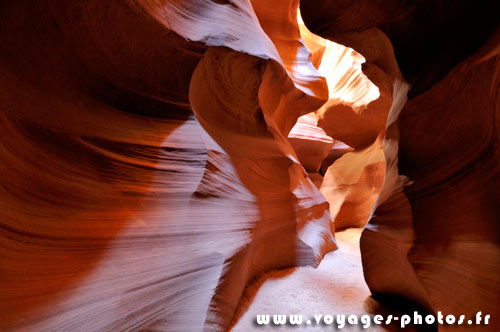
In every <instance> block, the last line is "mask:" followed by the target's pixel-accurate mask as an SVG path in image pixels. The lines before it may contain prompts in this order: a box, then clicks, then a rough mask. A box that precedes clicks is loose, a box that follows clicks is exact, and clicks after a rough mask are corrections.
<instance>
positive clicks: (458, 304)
mask: <svg viewBox="0 0 500 332" xmlns="http://www.w3.org/2000/svg"><path fill="white" fill-rule="evenodd" d="M493 6H495V4H494V2H493V1H487V2H485V3H483V4H482V5H481V6H477V4H475V3H473V2H470V1H459V2H453V3H451V2H447V1H444V2H439V3H437V2H433V1H397V2H396V1H394V2H393V1H388V2H387V1H386V2H384V3H383V4H382V3H381V2H380V1H364V2H356V3H354V2H351V3H349V2H340V1H338V2H336V1H323V2H320V3H318V2H313V1H302V2H301V11H302V15H303V18H304V21H305V22H306V24H308V27H309V28H310V29H311V30H312V31H313V32H315V33H318V34H320V35H322V36H323V37H326V38H330V39H331V40H334V41H337V42H340V43H343V44H345V45H347V46H350V47H352V48H354V49H355V50H357V51H359V52H360V53H361V54H363V55H364V56H365V57H366V58H367V63H370V60H369V58H370V53H371V52H370V51H372V52H373V51H375V49H374V48H370V47H369V46H368V45H370V41H369V40H364V41H363V38H362V37H360V36H363V35H367V34H369V31H373V29H374V28H377V29H380V30H381V31H383V32H384V33H385V34H387V36H388V37H389V40H390V43H391V44H392V45H393V46H394V51H395V56H396V59H397V63H398V64H399V66H400V67H401V71H402V73H403V75H404V78H405V79H406V80H408V81H409V82H410V83H411V84H412V89H411V91H410V92H409V97H410V99H409V101H408V103H407V104H406V106H405V107H404V109H403V111H402V113H401V117H400V119H399V121H398V122H397V127H399V130H397V128H396V127H394V130H393V131H391V130H388V131H387V134H386V138H387V136H388V135H389V137H393V138H394V139H397V138H398V136H399V135H400V136H401V137H400V143H401V147H400V149H399V154H400V156H401V162H400V172H401V173H402V174H404V175H406V176H408V177H409V178H410V179H411V181H412V183H413V184H412V185H411V186H409V187H407V188H406V189H405V190H404V193H403V192H401V191H398V190H397V188H398V187H399V186H396V187H395V188H396V190H395V191H394V190H393V189H391V190H385V188H387V187H386V186H384V190H383V191H382V196H381V197H379V198H378V200H379V202H378V203H379V204H380V203H382V204H381V205H380V206H379V207H378V208H377V209H376V210H375V212H374V217H373V218H372V219H371V221H370V224H369V225H368V226H367V229H366V230H365V231H364V232H363V235H362V238H361V251H362V257H363V268H364V274H365V279H366V281H367V283H368V285H369V287H370V289H371V290H372V292H373V293H374V294H376V295H377V296H379V297H380V298H382V297H392V298H395V297H396V298H399V299H402V300H403V301H404V302H407V303H411V305H413V306H416V307H420V308H423V309H424V310H426V311H429V312H437V311H442V312H443V313H444V314H449V313H451V314H455V315H457V314H464V315H466V319H472V318H473V317H474V315H475V314H476V313H477V312H478V311H482V312H483V316H484V315H485V314H489V315H491V317H490V321H489V325H479V326H475V325H473V326H467V327H466V328H467V329H468V330H469V329H470V330H477V331H496V330H497V329H498V328H499V327H498V326H499V325H498V324H499V323H498V318H495V317H497V316H498V314H499V312H498V306H497V305H496V303H498V300H499V299H500V292H499V289H500V288H499V285H500V280H499V275H500V274H499V272H500V271H499V270H498V269H499V262H500V259H499V258H500V257H499V254H500V252H499V251H498V243H499V240H500V239H499V238H498V234H499V232H498V220H499V211H498V208H497V207H496V206H495V202H496V201H497V200H498V199H497V197H499V196H500V191H499V187H498V183H499V181H498V179H499V178H498V174H499V169H500V167H499V164H498V160H499V151H500V150H499V149H498V144H499V133H500V132H499V129H498V128H500V127H499V122H498V113H499V101H500V100H499V76H498V73H499V72H500V71H499V67H498V63H499V62H498V61H499V60H498V59H499V58H498V54H499V46H498V45H499V38H498V17H497V16H498V15H497V14H496V10H495V9H493ZM318 9H319V10H318ZM494 12H495V13H494ZM495 29H496V31H497V32H494V31H495ZM488 38H489V39H488ZM481 46H482V48H481ZM366 47H368V49H365V50H363V48H366ZM378 49H380V48H378ZM382 49H383V48H382ZM474 52H475V53H474ZM375 53H376V52H375ZM383 59H384V60H383ZM387 59H388V57H386V56H384V57H380V60H381V61H387ZM379 63H380V66H379V67H380V68H383V69H384V71H385V73H389V72H390V70H387V68H388V67H387V66H384V65H383V64H382V62H379ZM386 63H387V62H386ZM384 67H385V68H384ZM366 69H367V68H366ZM365 72H366V73H367V75H368V76H369V73H368V70H365ZM370 79H372V80H373V81H374V82H376V80H374V79H373V78H371V77H370ZM381 95H382V96H383V93H381ZM397 131H399V133H400V134H398V133H397ZM365 137H366V136H365ZM393 165H394V163H393ZM392 178H393V179H395V180H396V181H394V180H393V183H397V178H394V177H392ZM325 181H326V180H325ZM384 200H385V202H384ZM337 220H338V217H337V218H336V222H337ZM337 225H338V223H337ZM473 321H474V322H475V320H473ZM467 323H468V322H467V321H466V322H465V324H467ZM438 328H439V329H440V330H441V329H443V330H444V329H458V330H462V329H465V328H464V327H463V326H457V325H455V326H446V325H444V326H439V327H438Z"/></svg>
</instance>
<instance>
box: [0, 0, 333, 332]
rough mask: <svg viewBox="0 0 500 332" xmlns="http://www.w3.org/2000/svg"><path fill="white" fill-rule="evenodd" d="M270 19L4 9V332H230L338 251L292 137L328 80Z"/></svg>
mask: <svg viewBox="0 0 500 332" xmlns="http://www.w3.org/2000/svg"><path fill="white" fill-rule="evenodd" d="M200 6H204V7H200ZM254 6H255V9H254ZM254 6H252V3H250V2H248V1H239V2H238V3H232V4H229V3H218V2H212V1H191V2H186V1H182V2H181V1H177V2H176V1H161V2H160V1H141V2H132V1H131V2H111V3H106V4H105V3H103V2H102V1H93V0H89V1H85V2H74V1H38V2H36V4H33V3H31V2H28V1H7V2H5V3H3V4H2V5H1V11H0V15H1V19H2V22H3V23H2V26H3V28H2V31H1V33H0V36H1V37H0V38H1V40H2V47H3V50H2V53H1V58H0V77H1V79H2V82H4V84H3V85H2V89H1V93H0V99H1V108H2V111H1V113H0V114H1V115H0V119H1V126H2V136H1V145H0V146H1V149H2V153H1V157H0V158H1V159H2V162H1V179H2V181H1V183H2V184H1V188H2V194H1V201H0V204H1V208H0V211H1V219H0V225H1V228H0V229H1V237H0V243H1V248H2V249H1V255H0V265H1V266H2V271H1V277H0V288H1V289H2V291H1V292H0V316H1V319H0V326H1V327H0V329H1V330H2V331H34V330H36V331H39V332H43V331H51V332H52V331H86V332H87V331H132V330H133V331H146V330H149V331H186V330H189V331H198V330H202V329H205V330H217V331H220V330H224V329H226V328H227V326H228V325H229V323H230V321H231V319H232V316H233V312H234V310H235V308H236V306H237V304H238V301H239V298H240V296H241V293H242V291H243V289H244V287H245V285H246V284H247V282H248V281H249V280H250V279H252V278H253V277H254V276H256V275H257V274H259V273H262V272H264V271H266V270H269V269H276V268H282V267H287V266H295V265H302V264H309V265H316V264H317V263H318V261H319V260H320V259H321V257H322V255H323V254H324V253H325V252H326V251H329V250H333V249H335V248H336V244H335V240H334V238H333V224H332V221H331V218H330V215H329V212H328V203H327V202H326V201H325V199H324V198H323V197H322V195H321V194H320V192H319V191H318V189H317V188H316V187H315V186H314V185H313V183H312V182H311V181H310V180H309V179H308V178H307V175H306V173H305V172H304V169H303V168H302V166H301V165H300V163H299V162H298V159H297V157H296V155H295V152H294V150H293V148H292V146H291V145H290V143H289V142H288V139H287V135H288V132H289V131H290V129H291V128H292V126H293V125H294V123H295V122H296V120H297V118H298V117H299V116H301V115H303V114H305V113H308V112H312V111H314V110H315V109H317V108H318V107H319V106H321V104H322V103H323V102H324V101H325V100H326V98H327V93H328V91H327V88H326V84H325V80H324V79H323V78H322V77H321V76H320V75H319V74H318V73H317V72H316V70H315V69H314V67H313V66H312V64H311V63H310V62H307V61H308V56H307V55H308V53H307V49H306V48H305V47H304V46H303V45H302V43H301V42H300V40H298V36H299V34H298V26H297V22H296V21H294V20H291V21H290V20H284V21H283V22H281V23H280V26H278V27H277V26H273V25H272V24H271V25H270V24H269V22H268V19H269V18H267V17H266V13H265V10H264V9H265V8H262V4H260V5H259V3H258V2H256V3H255V4H254ZM283 6H284V7H283V8H285V9H286V10H291V11H295V12H296V10H297V6H298V3H297V2H295V3H293V2H288V1H285V2H283ZM199 8H204V11H203V13H200V12H199ZM295 12H294V14H295ZM188 14H190V15H191V16H190V17H189V18H186V15H188ZM200 15H201V16H200ZM283 17H284V18H285V16H283ZM293 17H294V16H292V18H293ZM294 22H295V23H294ZM238 27H239V28H238ZM228 31H229V32H228ZM185 38H188V39H190V41H188V40H186V39H185ZM274 38H276V40H277V41H276V42H274ZM286 38H288V39H289V41H288V42H287V43H284V44H283V45H282V44H280V43H282V42H283V40H286ZM27 41H30V42H27ZM216 46H218V47H216ZM288 48H292V49H294V50H296V51H297V50H298V51H299V52H298V54H297V56H296V57H294V56H293V54H292V53H289V52H290V51H289V50H288ZM285 55H286V57H285ZM200 59H201V62H200ZM195 68H196V70H195ZM304 68H306V69H307V70H306V71H304ZM193 73H195V75H194V78H193V79H191V77H192V75H193ZM6 82H8V84H5V83H6ZM192 109H193V110H194V111H195V113H196V117H197V120H196V119H195V118H194V117H193V112H192ZM199 123H201V124H202V126H200V125H199Z"/></svg>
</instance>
